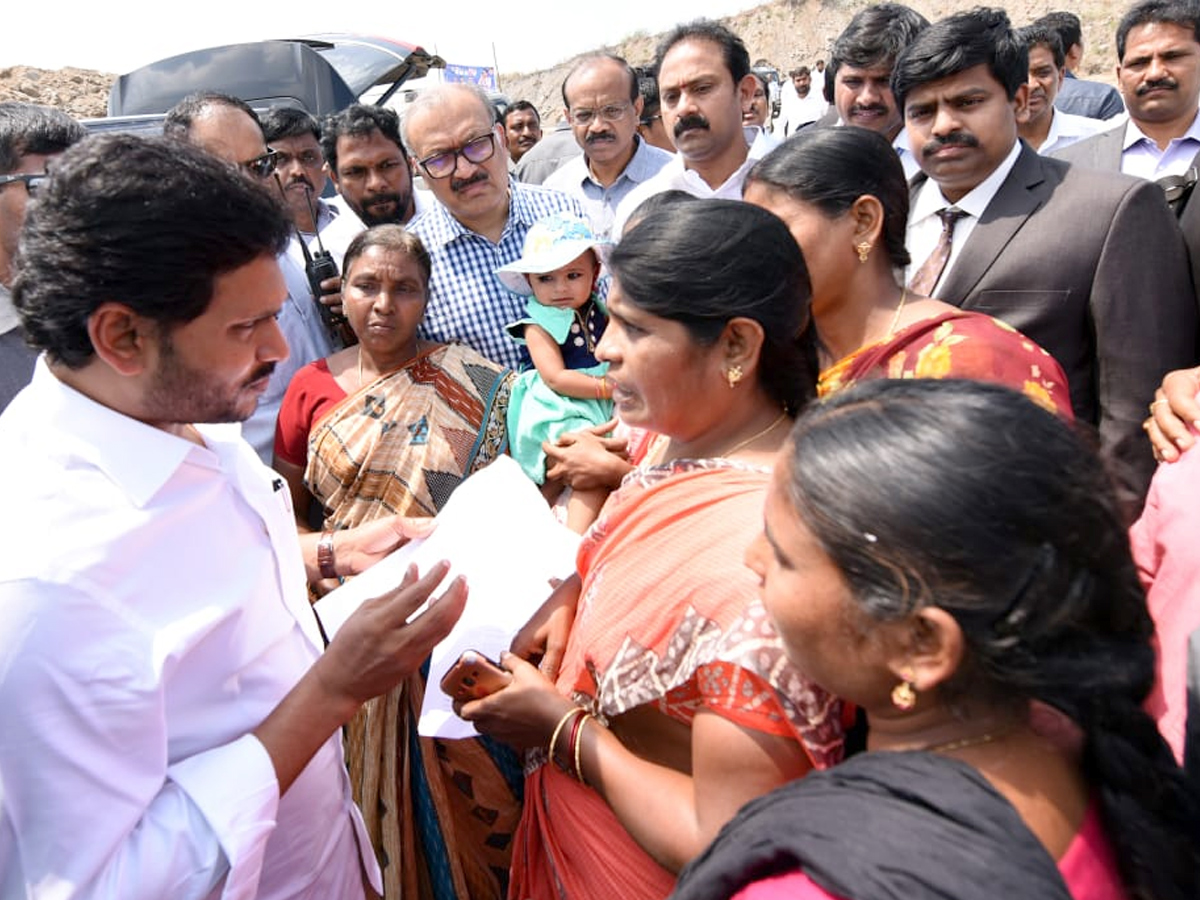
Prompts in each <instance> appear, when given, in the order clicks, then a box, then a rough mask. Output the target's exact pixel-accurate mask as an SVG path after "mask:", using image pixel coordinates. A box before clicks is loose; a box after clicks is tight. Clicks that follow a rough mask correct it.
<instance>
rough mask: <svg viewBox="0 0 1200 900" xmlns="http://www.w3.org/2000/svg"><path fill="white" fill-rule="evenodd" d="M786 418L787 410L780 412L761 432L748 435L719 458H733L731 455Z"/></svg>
mask: <svg viewBox="0 0 1200 900" xmlns="http://www.w3.org/2000/svg"><path fill="white" fill-rule="evenodd" d="M786 418H787V410H786V409H785V410H784V411H783V412H781V413H780V414H779V416H778V417H777V418H776V419H775V421H773V422H772V423H771V424H770V425H768V426H767V427H766V428H764V429H763V430H762V431H759V432H757V433H755V434H752V435H750V437H748V438H746V439H745V440H744V441H742V442H740V443H738V444H735V445H734V446H733V447H731V448H730V449H729V450H726V451H725V452H724V453H722V454H721V456H722V457H723V458H725V459H728V458H729V457H731V456H733V454H735V453H737V452H738V451H739V450H741V449H742V448H743V447H745V446H746V445H747V444H752V443H754V442H755V441H757V440H758V439H759V438H760V437H762V436H763V435H765V434H766V433H767V432H769V431H772V430H773V429H774V428H775V426H776V425H778V424H779V423H780V422H782V421H783V420H784V419H786Z"/></svg>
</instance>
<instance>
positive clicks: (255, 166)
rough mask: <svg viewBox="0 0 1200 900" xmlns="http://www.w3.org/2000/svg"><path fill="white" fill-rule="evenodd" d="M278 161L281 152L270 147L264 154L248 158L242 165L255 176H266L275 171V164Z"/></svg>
mask: <svg viewBox="0 0 1200 900" xmlns="http://www.w3.org/2000/svg"><path fill="white" fill-rule="evenodd" d="M278 162H279V154H278V153H276V152H275V151H274V150H272V149H270V148H269V147H268V148H267V152H266V153H264V154H263V155H262V156H256V157H254V159H248V160H246V161H245V162H244V163H242V164H241V165H242V168H243V169H245V170H246V171H247V172H249V173H250V174H251V175H253V176H254V177H255V178H266V177H267V176H268V175H270V174H271V173H272V172H274V171H275V166H276V164H277V163H278Z"/></svg>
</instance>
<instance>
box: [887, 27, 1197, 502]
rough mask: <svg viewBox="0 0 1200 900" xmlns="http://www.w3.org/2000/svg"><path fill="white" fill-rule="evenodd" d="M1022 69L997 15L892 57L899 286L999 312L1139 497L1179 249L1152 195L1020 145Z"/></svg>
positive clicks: (1184, 271)
mask: <svg viewBox="0 0 1200 900" xmlns="http://www.w3.org/2000/svg"><path fill="white" fill-rule="evenodd" d="M1028 75H1029V62H1028V55H1027V53H1026V51H1025V46H1024V43H1023V42H1022V41H1021V40H1020V38H1019V37H1017V35H1016V34H1015V32H1014V31H1013V30H1012V28H1011V27H1010V25H1009V22H1008V17H1007V16H1006V15H1005V14H1004V12H1003V11H1002V10H998V9H984V8H980V9H976V10H973V11H971V12H969V13H962V14H959V15H954V16H949V17H947V18H945V19H942V20H941V21H939V22H936V23H934V24H933V25H931V26H929V28H927V29H926V30H925V31H923V32H922V33H921V34H920V35H918V36H917V37H916V38H915V39H914V40H913V42H912V43H911V44H909V46H908V48H907V49H906V50H905V51H904V52H903V53H902V54H900V57H899V58H898V59H897V60H896V66H895V70H894V73H893V76H892V89H893V91H894V92H895V96H896V100H897V102H898V103H900V104H901V108H902V109H903V110H904V118H905V122H906V123H907V129H908V136H909V140H910V142H911V145H912V148H913V151H914V153H916V154H917V156H918V158H919V159H920V162H921V169H922V170H923V173H924V174H923V175H922V176H918V177H917V178H915V179H913V182H912V184H913V195H912V196H913V202H912V205H911V212H910V214H909V225H908V234H907V243H908V250H909V253H910V254H911V256H912V259H913V265H912V267H911V269H910V272H909V278H910V289H912V290H914V291H915V292H918V293H926V294H929V295H931V296H935V297H937V298H938V299H940V300H944V301H946V302H947V303H953V304H955V305H956V306H961V307H963V308H964V309H970V310H976V311H979V312H986V313H988V314H989V315H993V316H995V317H997V318H1000V319H1003V320H1004V321H1006V322H1008V323H1009V324H1010V325H1012V326H1013V327H1014V328H1016V329H1018V330H1019V331H1021V332H1022V333H1024V334H1025V335H1027V336H1028V337H1030V338H1032V339H1033V340H1034V341H1036V342H1037V343H1038V344H1040V345H1041V346H1042V347H1043V348H1044V349H1045V350H1047V351H1048V352H1049V353H1050V354H1051V355H1053V356H1054V357H1055V358H1056V359H1057V360H1058V362H1059V364H1060V365H1061V366H1062V367H1063V371H1064V372H1065V373H1066V375H1067V378H1068V380H1069V383H1070V390H1071V403H1072V406H1073V408H1074V411H1075V415H1076V417H1077V418H1079V419H1081V420H1083V421H1086V422H1091V423H1093V424H1095V425H1097V427H1098V428H1099V432H1100V442H1101V446H1103V447H1106V448H1108V449H1109V450H1110V451H1111V453H1112V454H1113V456H1114V458H1117V459H1120V460H1121V461H1122V462H1124V463H1125V465H1126V469H1125V471H1124V473H1123V474H1124V476H1125V479H1126V481H1127V484H1128V486H1129V488H1130V489H1131V490H1132V491H1134V492H1135V493H1140V494H1143V495H1144V493H1145V490H1146V487H1147V486H1148V484H1149V480H1150V475H1151V473H1152V472H1153V467H1154V459H1153V456H1152V455H1151V453H1150V449H1149V446H1148V443H1147V442H1146V440H1145V438H1144V437H1143V435H1142V429H1141V421H1142V418H1143V417H1144V415H1145V411H1146V406H1147V404H1148V403H1149V402H1150V400H1152V399H1153V397H1154V389H1155V388H1156V387H1157V386H1158V382H1159V380H1160V378H1161V377H1162V374H1163V373H1164V372H1166V371H1167V370H1168V369H1171V368H1178V367H1180V366H1182V365H1185V364H1187V363H1190V362H1191V361H1192V360H1193V359H1194V355H1195V334H1196V326H1197V316H1196V307H1195V303H1194V301H1193V299H1192V293H1191V287H1190V283H1189V279H1188V268H1187V261H1186V257H1185V255H1184V248H1183V240H1182V237H1181V235H1180V233H1179V229H1178V228H1177V227H1176V225H1175V221H1174V218H1173V217H1172V216H1171V213H1170V211H1169V210H1168V209H1167V206H1166V204H1165V203H1163V200H1162V196H1161V193H1160V192H1159V190H1158V188H1156V187H1155V186H1153V185H1151V184H1149V183H1147V182H1145V181H1141V180H1139V179H1136V178H1129V177H1127V176H1124V175H1120V174H1118V173H1107V172H1097V171H1093V170H1088V169H1083V168H1081V167H1078V166H1069V165H1067V164H1065V163H1063V162H1061V161H1059V160H1055V159H1050V158H1047V157H1043V156H1038V155H1037V154H1036V153H1034V152H1033V150H1031V149H1030V148H1029V147H1027V146H1024V145H1023V144H1022V143H1021V141H1020V140H1019V139H1018V135H1017V122H1018V121H1019V120H1020V118H1021V117H1022V116H1023V114H1024V111H1025V104H1026V101H1027V97H1028V93H1029V85H1028V83H1027V82H1028ZM956 217H957V218H956ZM939 260H940V265H935V264H936V263H937V262H938V261H939ZM1177 361H1180V362H1177Z"/></svg>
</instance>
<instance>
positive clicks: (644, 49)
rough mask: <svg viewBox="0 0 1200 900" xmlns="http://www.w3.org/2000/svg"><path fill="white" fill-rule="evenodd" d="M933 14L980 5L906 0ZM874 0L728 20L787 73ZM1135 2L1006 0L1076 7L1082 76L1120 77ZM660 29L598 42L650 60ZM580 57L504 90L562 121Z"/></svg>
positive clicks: (809, 2)
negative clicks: (1124, 22) (1124, 27)
mask: <svg viewBox="0 0 1200 900" xmlns="http://www.w3.org/2000/svg"><path fill="white" fill-rule="evenodd" d="M903 2H906V3H907V5H909V6H911V7H912V8H913V9H915V10H917V11H918V12H920V13H921V14H922V15H924V16H925V17H926V18H928V19H929V20H930V21H933V20H935V19H939V18H941V17H942V16H945V15H948V14H950V13H953V12H957V11H959V10H964V9H970V8H972V7H974V6H978V5H980V4H979V3H978V2H974V0H903ZM867 5H869V3H868V2H867V0H849V2H839V0H775V2H773V3H765V4H763V5H762V6H757V7H755V8H754V9H751V10H747V11H746V12H743V13H739V14H737V15H735V16H730V17H728V18H726V19H724V20H722V21H724V22H725V24H726V25H728V26H729V27H730V28H731V29H732V30H733V31H734V32H736V33H737V34H738V35H740V36H741V38H742V40H743V41H745V42H746V47H747V49H749V51H750V58H751V59H752V60H754V61H755V62H757V61H758V60H760V59H766V60H768V61H770V62H771V63H772V64H773V65H774V66H775V67H776V68H778V69H780V70H781V71H784V72H786V71H787V70H788V69H791V68H792V67H794V66H797V65H800V64H801V63H804V64H806V65H812V63H813V61H815V60H817V59H820V58H822V57H824V58H828V56H829V47H830V45H831V44H832V43H833V41H834V39H835V38H836V37H837V36H838V34H839V33H840V32H841V30H842V29H843V28H845V27H846V23H847V22H849V21H850V18H851V16H853V15H854V13H855V12H857V11H858V10H859V9H862V7H864V6H867ZM1127 5H1128V4H1127V3H1125V2H1121V3H1113V2H1111V0H1076V2H1073V3H1069V4H1066V3H1062V2H1061V0H1059V2H1055V0H1040V2H1039V0H1010V2H1008V3H1007V4H1005V8H1006V9H1007V10H1008V15H1009V18H1011V19H1012V21H1013V24H1014V25H1018V26H1020V25H1027V24H1029V23H1030V22H1032V21H1033V20H1034V19H1036V18H1037V17H1038V16H1041V15H1043V14H1045V13H1046V12H1049V11H1050V10H1052V9H1069V10H1071V11H1072V12H1074V13H1075V14H1076V15H1077V16H1079V18H1080V19H1082V20H1083V23H1084V47H1085V53H1084V61H1083V70H1084V71H1083V73H1082V74H1083V75H1084V77H1087V78H1093V79H1096V80H1099V81H1106V82H1109V83H1113V82H1114V81H1115V77H1114V73H1113V69H1114V67H1115V66H1116V55H1117V54H1116V48H1115V46H1114V43H1115V35H1116V28H1117V22H1118V21H1119V20H1120V18H1121V13H1122V12H1123V11H1124V10H1125V8H1126V6H1127ZM658 38H659V36H658V35H647V34H644V33H638V34H634V35H631V36H629V37H628V38H626V39H625V40H624V41H621V42H620V43H619V44H616V45H613V46H610V47H603V48H596V49H603V50H607V51H609V52H611V53H616V54H617V55H619V56H622V57H624V58H625V59H626V60H628V61H629V62H630V63H631V64H633V65H644V64H646V63H649V62H651V61H652V60H653V58H654V46H655V44H656V43H657V42H658ZM572 61H573V60H565V61H564V62H563V63H561V64H560V65H558V66H556V67H555V68H553V69H547V70H545V71H542V72H533V73H528V74H516V75H505V74H503V73H502V75H501V81H502V85H501V86H502V88H503V90H504V93H506V94H507V95H508V96H509V97H511V98H512V99H514V100H517V99H522V98H523V99H526V100H529V101H530V102H531V103H533V104H534V105H535V106H537V107H538V109H539V110H541V112H542V117H543V118H549V120H550V121H556V120H557V119H558V118H559V116H560V114H561V111H562V95H561V93H560V88H561V85H562V81H563V78H564V77H565V76H566V74H567V72H568V71H569V70H570V68H571V63H572Z"/></svg>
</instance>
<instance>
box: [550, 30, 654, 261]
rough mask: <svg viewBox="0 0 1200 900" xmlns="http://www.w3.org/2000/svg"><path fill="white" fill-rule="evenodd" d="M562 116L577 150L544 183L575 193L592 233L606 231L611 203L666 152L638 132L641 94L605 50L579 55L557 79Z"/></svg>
mask: <svg viewBox="0 0 1200 900" xmlns="http://www.w3.org/2000/svg"><path fill="white" fill-rule="evenodd" d="M562 96H563V104H564V105H565V109H564V110H563V114H564V115H565V116H566V117H567V120H568V121H569V122H570V123H571V127H572V129H573V131H574V133H575V140H576V142H577V143H578V144H579V147H580V149H582V150H583V155H582V156H577V157H575V158H574V159H573V160H571V161H570V162H568V163H566V164H564V165H563V167H562V168H560V169H559V170H558V171H557V172H555V173H554V174H553V175H551V176H550V177H549V178H547V179H546V181H545V186H546V187H548V188H554V189H556V190H560V191H563V192H564V193H567V194H570V195H572V196H574V197H576V198H577V199H578V200H579V201H580V202H581V203H582V204H583V208H584V211H585V212H586V213H587V215H588V218H589V219H591V223H592V231H593V232H595V234H596V236H597V237H598V238H600V239H601V240H607V239H608V238H609V237H610V236H611V235H612V226H613V220H614V219H615V218H616V212H617V206H618V205H619V204H620V203H621V201H622V200H624V199H625V198H626V197H627V196H629V193H630V191H632V190H633V189H634V188H636V187H637V186H638V185H639V184H642V183H643V182H645V181H649V180H650V179H651V178H653V177H654V176H655V175H657V174H658V172H659V170H661V169H662V167H663V166H665V165H666V164H667V163H668V162H669V161H670V160H671V154H670V153H667V152H665V151H663V150H660V149H658V148H657V147H652V146H650V145H649V144H648V143H646V142H645V141H644V140H642V139H641V138H640V137H639V136H638V121H639V119H640V117H641V115H642V97H641V94H640V93H639V91H638V79H637V75H636V73H635V72H634V71H633V69H632V68H630V66H629V63H627V62H625V60H623V59H622V58H621V57H619V56H613V55H612V54H609V53H594V54H591V55H589V56H585V57H583V58H582V59H581V60H580V61H579V62H578V63H576V64H575V66H574V68H572V69H571V71H570V72H569V73H568V74H567V77H566V78H565V79H563V83H562Z"/></svg>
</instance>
